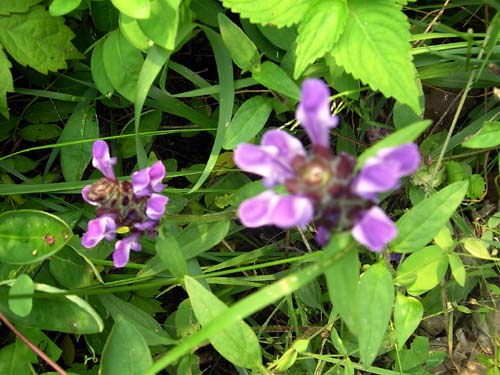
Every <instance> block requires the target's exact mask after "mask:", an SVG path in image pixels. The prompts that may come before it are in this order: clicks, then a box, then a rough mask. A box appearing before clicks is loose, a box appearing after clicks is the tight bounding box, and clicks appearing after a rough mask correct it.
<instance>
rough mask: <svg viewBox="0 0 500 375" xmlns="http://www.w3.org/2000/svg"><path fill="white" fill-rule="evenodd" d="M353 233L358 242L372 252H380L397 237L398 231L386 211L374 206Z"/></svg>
mask: <svg viewBox="0 0 500 375" xmlns="http://www.w3.org/2000/svg"><path fill="white" fill-rule="evenodd" d="M351 233H352V236H353V237H354V239H355V240H356V241H358V242H359V243H360V244H362V245H365V246H366V247H367V248H368V249H370V250H371V251H380V250H382V249H383V248H384V247H385V246H386V245H387V244H388V243H389V242H390V241H392V240H393V239H394V238H395V237H396V235H397V233H398V231H397V228H396V225H395V224H394V223H393V222H392V220H391V219H390V218H389V217H387V215H386V214H385V213H384V211H382V210H381V209H380V208H379V207H377V206H374V207H372V208H370V209H369V210H368V211H365V212H364V213H363V215H362V216H361V218H360V219H359V220H358V221H357V223H356V225H354V227H353V228H352V231H351Z"/></svg>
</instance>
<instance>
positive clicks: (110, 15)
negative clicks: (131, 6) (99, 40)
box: [90, 1, 120, 32]
mask: <svg viewBox="0 0 500 375" xmlns="http://www.w3.org/2000/svg"><path fill="white" fill-rule="evenodd" d="M90 14H91V16H92V20H93V21H94V25H95V27H96V28H97V29H98V30H100V31H104V32H111V31H112V30H114V29H115V28H116V27H117V26H118V16H119V14H120V12H119V11H118V9H116V8H115V7H114V6H113V4H111V2H110V1H91V2H90Z"/></svg>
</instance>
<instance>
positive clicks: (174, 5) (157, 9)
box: [125, 0, 181, 51]
mask: <svg viewBox="0 0 500 375" xmlns="http://www.w3.org/2000/svg"><path fill="white" fill-rule="evenodd" d="M125 1H127V0H125ZM180 3H181V0H151V15H150V16H149V18H146V19H140V20H138V21H137V22H138V23H139V26H140V28H141V30H142V31H143V32H144V34H145V35H146V36H147V37H148V38H150V39H151V40H152V41H153V42H155V43H156V44H157V45H159V46H160V47H162V48H165V49H167V50H169V51H173V50H174V48H175V40H176V36H177V27H178V25H179V4H180Z"/></svg>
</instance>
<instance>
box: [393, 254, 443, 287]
mask: <svg viewBox="0 0 500 375" xmlns="http://www.w3.org/2000/svg"><path fill="white" fill-rule="evenodd" d="M447 270H448V256H447V255H446V253H445V252H444V251H443V249H441V248H440V247H439V246H436V245H432V246H427V247H424V248H423V249H420V250H418V251H415V252H414V253H413V254H411V255H410V256H409V257H408V258H406V259H405V260H404V262H403V263H401V264H400V265H399V267H398V272H397V280H396V281H398V280H400V279H402V280H406V279H408V275H412V276H415V280H414V281H413V283H411V284H410V285H408V286H407V290H408V293H409V294H411V295H413V296H419V295H421V294H423V293H425V292H427V291H429V290H431V289H432V288H434V287H435V286H436V285H438V284H439V282H440V281H441V279H442V278H443V277H444V275H445V274H446V271H447Z"/></svg>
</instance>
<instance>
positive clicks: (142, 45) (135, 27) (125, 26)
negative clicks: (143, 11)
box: [118, 13, 153, 51]
mask: <svg viewBox="0 0 500 375" xmlns="http://www.w3.org/2000/svg"><path fill="white" fill-rule="evenodd" d="M118 22H119V25H120V31H121V32H122V34H123V36H124V37H125V38H127V40H128V41H129V42H130V43H131V44H132V45H133V46H134V47H135V48H137V49H140V50H142V51H146V50H147V49H149V47H151V45H152V44H153V43H152V42H151V43H150V39H149V38H148V37H147V36H146V35H144V33H143V32H142V30H141V28H140V27H139V23H138V22H137V20H136V19H135V18H132V17H129V16H126V15H125V14H123V13H120V19H119V21H118Z"/></svg>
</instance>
